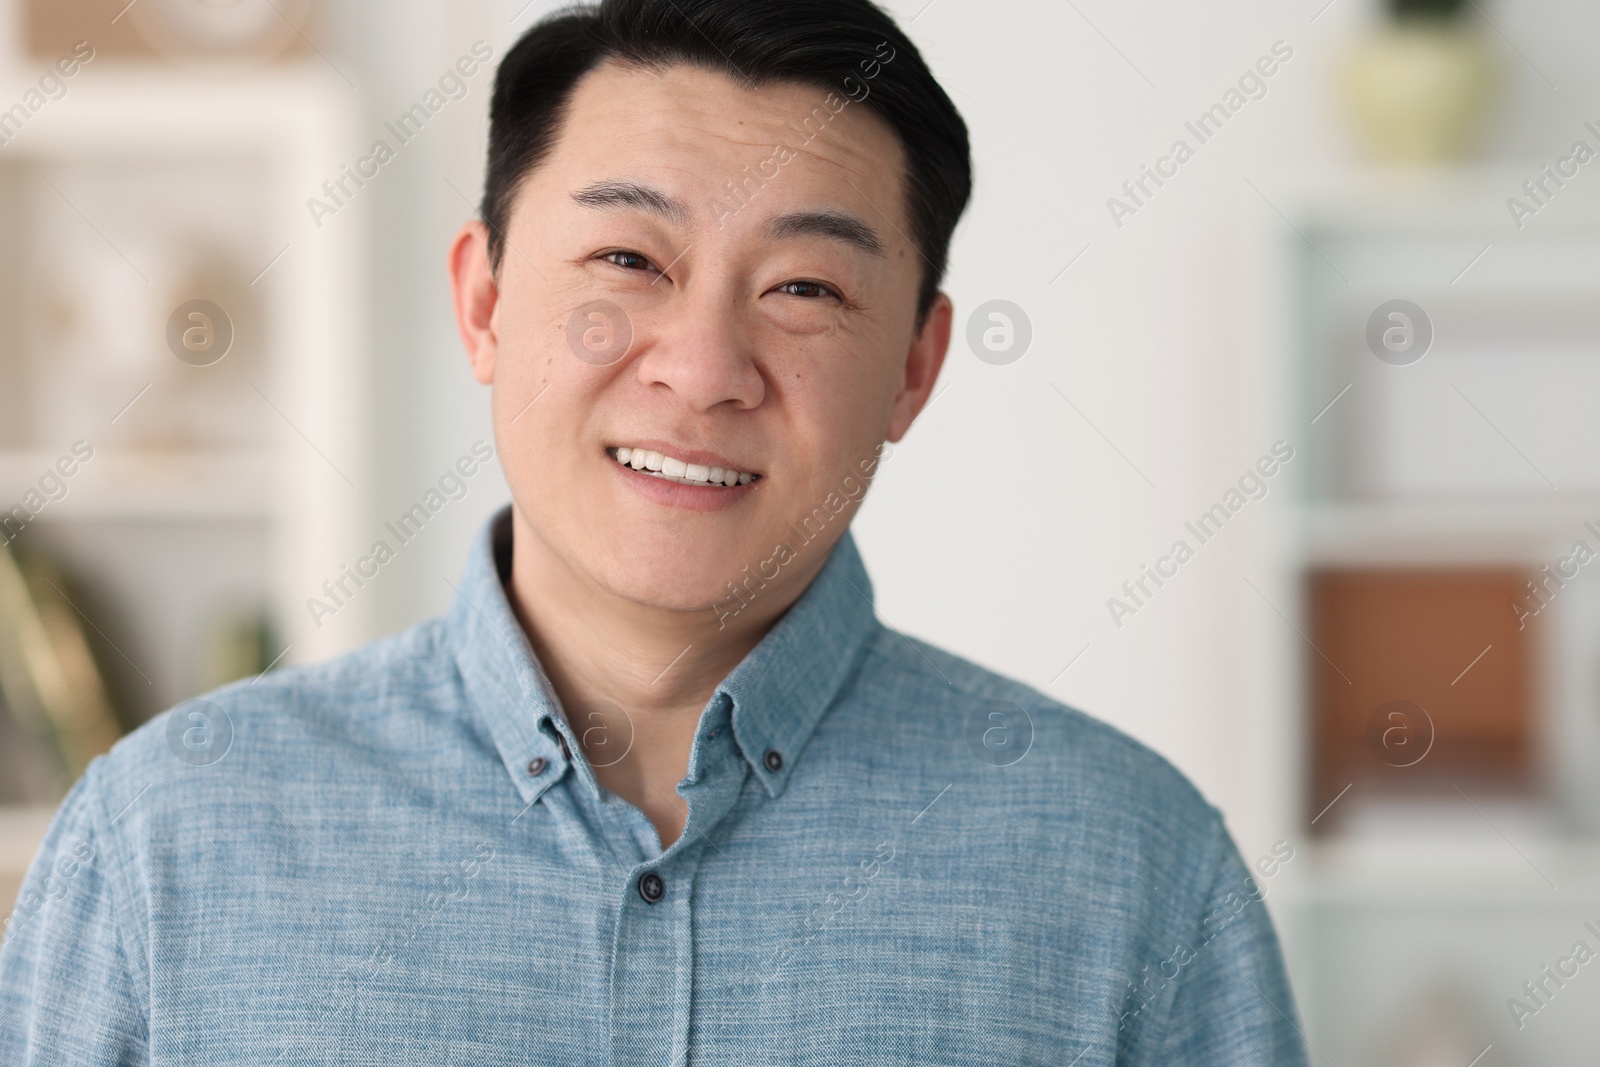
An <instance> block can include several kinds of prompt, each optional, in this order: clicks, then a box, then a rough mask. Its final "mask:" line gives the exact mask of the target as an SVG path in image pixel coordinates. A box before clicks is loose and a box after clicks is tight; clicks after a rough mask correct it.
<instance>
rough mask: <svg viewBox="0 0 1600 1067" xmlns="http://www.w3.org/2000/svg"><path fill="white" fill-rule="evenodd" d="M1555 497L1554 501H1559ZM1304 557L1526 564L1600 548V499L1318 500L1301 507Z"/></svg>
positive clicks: (1338, 561) (1347, 561) (1337, 561)
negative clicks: (1581, 545) (1582, 545)
mask: <svg viewBox="0 0 1600 1067" xmlns="http://www.w3.org/2000/svg"><path fill="white" fill-rule="evenodd" d="M1552 497H1554V499H1552ZM1299 518H1300V522H1299V526H1300V529H1301V531H1302V536H1303V539H1304V540H1303V551H1304V558H1305V560H1306V562H1307V563H1310V564H1314V565H1328V564H1334V565H1355V566H1362V565H1374V566H1381V565H1397V566H1398V565H1417V564H1424V565H1426V564H1463V565H1492V564H1525V565H1531V566H1533V567H1535V568H1537V567H1539V566H1541V565H1543V564H1545V563H1549V562H1551V560H1552V559H1554V558H1555V556H1557V555H1559V554H1563V553H1565V552H1567V551H1568V550H1570V549H1571V547H1572V543H1573V542H1574V541H1577V540H1583V541H1587V542H1589V544H1590V546H1591V547H1600V534H1595V533H1593V532H1592V531H1590V530H1589V529H1587V527H1586V526H1585V523H1589V522H1593V523H1594V524H1595V525H1596V527H1600V497H1596V498H1586V497H1578V496H1574V495H1571V494H1562V495H1560V496H1556V494H1548V495H1530V496H1506V497H1503V498H1498V499H1497V498H1492V497H1491V498H1485V497H1478V498H1470V499H1464V498H1449V497H1440V498H1437V499H1434V500H1421V501H1369V502H1349V503H1318V504H1310V505H1306V506H1303V507H1301V508H1300V509H1299Z"/></svg>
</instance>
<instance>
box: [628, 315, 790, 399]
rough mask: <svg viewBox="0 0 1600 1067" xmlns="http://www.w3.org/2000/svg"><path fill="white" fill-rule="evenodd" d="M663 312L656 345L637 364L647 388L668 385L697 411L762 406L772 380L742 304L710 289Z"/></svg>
mask: <svg viewBox="0 0 1600 1067" xmlns="http://www.w3.org/2000/svg"><path fill="white" fill-rule="evenodd" d="M661 314H663V316H664V321H662V322H661V323H660V326H659V328H658V329H657V330H655V331H653V332H654V333H655V342H654V343H653V344H651V345H650V347H649V348H648V349H646V351H645V352H644V353H643V355H641V356H640V357H639V359H638V360H637V361H636V363H635V368H636V371H637V373H638V375H639V379H640V381H641V382H642V383H643V384H645V385H647V386H655V385H663V386H665V387H667V388H668V389H670V390H671V391H672V393H673V394H674V397H675V398H676V400H677V401H678V403H679V404H682V405H683V406H685V407H687V408H688V409H689V410H691V411H710V410H712V409H713V408H716V407H717V406H718V405H722V404H731V405H732V406H733V408H734V409H735V410H747V409H750V408H754V407H756V406H758V405H759V404H760V403H761V401H762V400H763V398H764V397H765V396H766V381H765V380H764V379H763V378H762V376H761V371H760V369H759V367H758V366H757V364H756V359H755V348H754V342H753V339H752V337H751V331H750V329H749V326H748V324H747V322H746V321H745V319H744V317H743V315H742V313H741V311H740V308H739V306H738V303H737V301H735V300H732V299H729V298H728V297H727V296H726V295H717V294H715V293H713V292H711V291H709V290H707V291H703V292H700V293H696V294H693V295H686V296H685V297H684V298H683V299H682V300H680V301H676V302H674V304H673V305H672V306H671V307H670V309H663V310H662V312H661Z"/></svg>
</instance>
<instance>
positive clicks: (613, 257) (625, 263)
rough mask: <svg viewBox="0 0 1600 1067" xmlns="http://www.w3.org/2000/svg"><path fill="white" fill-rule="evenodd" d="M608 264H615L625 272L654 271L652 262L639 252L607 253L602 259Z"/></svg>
mask: <svg viewBox="0 0 1600 1067" xmlns="http://www.w3.org/2000/svg"><path fill="white" fill-rule="evenodd" d="M600 258H601V259H603V260H605V261H606V262H607V263H615V264H616V265H617V266H619V267H621V268H623V269H624V270H654V269H655V267H654V265H652V264H651V262H650V260H648V259H646V258H645V257H644V256H641V255H640V254H639V253H637V252H607V253H605V254H604V255H602V256H601V257H600Z"/></svg>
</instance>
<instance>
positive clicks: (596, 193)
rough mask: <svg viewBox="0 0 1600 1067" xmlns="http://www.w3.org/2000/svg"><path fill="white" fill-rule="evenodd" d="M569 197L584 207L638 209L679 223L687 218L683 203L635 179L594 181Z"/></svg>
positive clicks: (686, 210) (687, 214) (687, 213)
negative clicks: (628, 180)
mask: <svg viewBox="0 0 1600 1067" xmlns="http://www.w3.org/2000/svg"><path fill="white" fill-rule="evenodd" d="M572 199H573V200H575V201H577V202H578V203H580V204H582V205H583V206H585V207H631V208H638V209H639V210H640V211H646V212H649V213H650V214H652V215H659V216H660V217H661V218H664V219H666V220H667V221H668V222H676V223H680V224H681V223H684V222H686V221H688V218H689V212H688V209H686V208H685V207H684V206H683V204H681V203H679V202H678V201H677V200H674V199H673V198H672V197H670V196H668V195H667V194H666V193H663V192H661V191H660V190H658V189H652V188H650V187H649V186H646V185H640V184H639V183H637V182H595V183H594V184H593V185H589V186H585V187H584V188H582V189H579V190H578V191H577V192H575V193H573V194H572Z"/></svg>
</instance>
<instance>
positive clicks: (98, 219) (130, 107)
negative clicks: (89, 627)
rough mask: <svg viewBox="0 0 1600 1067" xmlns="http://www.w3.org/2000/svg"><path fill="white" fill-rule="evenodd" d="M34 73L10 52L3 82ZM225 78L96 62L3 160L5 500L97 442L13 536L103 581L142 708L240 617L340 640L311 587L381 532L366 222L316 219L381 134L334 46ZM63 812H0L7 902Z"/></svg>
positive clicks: (2, 886) (177, 693) (0, 462)
mask: <svg viewBox="0 0 1600 1067" xmlns="http://www.w3.org/2000/svg"><path fill="white" fill-rule="evenodd" d="M34 62H36V61H34V60H32V59H30V58H27V57H20V58H18V57H12V58H10V59H6V58H3V57H0V85H11V84H23V83H26V82H30V81H31V80H32V79H33V78H34V77H35V76H36V75H35V74H33V73H31V67H30V66H29V64H30V63H34ZM207 77H208V78H209V79H210V80H209V81H207V82H206V84H204V86H203V88H202V87H201V84H200V83H201V81H202V78H201V77H200V76H197V75H196V74H194V73H192V72H179V71H175V70H168V69H165V68H163V67H161V66H159V65H157V64H151V63H142V62H124V61H118V60H116V59H114V58H102V59H98V60H97V61H96V62H95V63H94V64H93V65H91V66H88V67H86V68H85V69H84V70H83V71H82V72H81V73H80V74H79V75H78V77H76V78H75V79H74V80H73V81H72V82H71V84H70V91H69V92H68V94H67V95H66V96H65V97H64V98H62V99H60V100H58V101H52V102H51V103H50V105H49V106H48V108H46V109H44V110H43V111H41V112H40V113H39V114H37V115H36V116H34V117H33V118H32V119H31V120H30V121H29V123H28V124H27V126H26V127H25V128H24V129H23V130H22V131H21V133H20V134H19V135H18V136H16V137H15V138H14V139H12V140H11V141H10V142H9V143H8V144H6V145H5V146H4V147H3V148H0V218H4V219H7V220H8V221H6V222H4V223H0V230H3V233H0V236H3V238H4V240H3V241H0V313H3V315H4V317H5V319H6V321H7V322H8V324H11V325H8V328H7V330H6V331H5V335H4V337H3V338H0V396H3V397H4V398H5V399H3V400H0V508H4V509H10V508H11V507H13V506H14V505H15V504H18V503H21V502H22V500H23V499H24V496H25V494H27V493H28V491H29V490H30V489H33V488H36V487H37V486H38V484H39V480H40V478H41V477H42V476H43V475H44V473H45V472H47V471H48V470H50V469H51V467H52V465H53V464H55V463H56V461H57V460H58V458H59V457H61V456H62V455H63V454H65V453H66V452H67V450H68V449H70V447H71V446H72V444H73V443H74V442H75V441H78V440H82V441H84V442H87V443H88V444H89V445H90V446H91V447H92V448H93V449H94V457H93V459H92V460H91V461H89V462H87V463H84V464H82V465H81V466H80V467H79V469H78V470H77V471H76V472H75V473H74V474H73V475H72V477H70V478H68V479H66V491H65V494H64V495H61V496H59V498H58V499H49V500H48V501H47V502H46V503H45V505H44V506H43V507H42V508H40V509H38V513H37V514H36V515H35V516H34V517H33V518H32V520H31V521H30V522H29V523H28V525H27V528H26V529H24V530H23V531H22V532H21V533H20V535H18V536H17V539H16V544H17V546H18V547H19V548H26V549H30V550H33V551H36V552H39V553H41V554H44V555H48V556H50V557H52V558H55V559H57V560H58V561H60V562H61V563H63V564H64V565H65V566H66V567H67V568H68V570H69V572H70V573H71V574H72V575H73V576H74V577H75V578H77V579H80V580H81V581H82V582H83V584H84V586H85V587H86V588H88V589H91V590H93V592H94V594H95V596H94V598H93V599H94V604H95V607H93V608H90V610H89V611H88V612H86V614H89V615H91V617H92V619H94V620H96V623H95V624H96V626H97V627H98V628H101V629H103V630H104V631H105V635H104V636H105V638H106V640H107V641H108V642H111V643H113V644H115V645H116V650H115V652H109V653H107V656H106V657H105V658H107V659H108V660H109V661H110V666H109V667H108V677H109V678H110V680H111V681H112V682H113V683H116V682H117V681H118V679H117V678H116V677H115V674H116V671H117V670H121V671H123V672H124V673H127V672H128V671H129V668H130V667H131V669H132V671H133V672H137V675H138V677H136V678H133V679H132V681H133V685H132V686H131V687H128V690H127V691H128V692H129V693H131V694H132V696H130V697H129V698H128V699H127V701H126V702H125V704H124V707H125V708H126V709H128V710H129V712H130V713H131V717H133V718H136V719H139V718H146V717H148V716H149V715H151V714H154V713H156V712H158V711H160V710H162V709H163V708H165V707H168V706H171V705H172V704H174V703H177V702H179V701H181V700H183V699H186V698H187V697H189V696H192V695H195V694H196V693H197V692H198V691H199V690H200V689H201V688H203V687H204V685H205V684H207V679H206V677H205V672H204V670H203V669H202V661H203V660H204V658H205V654H206V653H205V646H206V643H207V641H208V640H209V635H210V634H212V633H213V632H214V631H215V630H216V628H217V627H218V626H220V625H222V624H223V623H224V622H225V621H226V619H227V617H228V613H230V612H232V613H234V614H235V615H237V614H238V613H240V612H245V613H250V612H253V613H257V614H263V615H264V616H265V617H266V618H267V619H268V620H269V621H270V632H271V633H273V634H275V636H276V639H277V640H276V644H277V646H278V649H277V650H278V651H281V652H282V653H283V655H282V659H281V660H280V661H279V662H281V663H284V664H288V663H296V662H310V661H315V660H319V659H322V658H325V657H327V656H330V655H334V654H337V653H339V652H342V651H344V650H345V649H344V647H343V646H342V645H341V644H340V641H341V638H339V637H337V636H336V635H335V634H334V633H333V632H332V631H319V630H318V629H317V628H316V627H315V626H314V625H313V623H312V621H311V619H310V617H309V615H308V614H307V612H306V611H305V609H304V599H305V598H306V597H307V596H310V595H312V594H314V593H316V592H317V591H318V590H319V588H320V586H321V584H322V582H323V580H324V579H325V578H326V577H327V576H328V575H330V574H335V573H337V570H338V564H339V562H340V561H341V560H343V559H345V558H347V557H348V556H349V553H350V551H351V549H352V548H353V547H354V546H357V545H358V544H359V543H361V542H362V540H363V537H364V535H365V533H366V530H365V525H364V520H365V519H366V515H367V507H368V506H367V502H366V499H365V497H364V496H363V491H364V489H366V488H369V482H370V480H369V478H368V477H367V471H368V470H369V463H368V457H367V456H366V454H365V449H366V442H367V440H368V439H369V435H368V434H367V432H366V423H367V414H366V412H367V400H366V398H367V394H368V392H369V390H368V386H367V382H368V378H369V375H368V372H367V370H366V354H365V341H364V338H363V332H362V328H361V322H362V319H363V308H364V302H365V299H366V297H365V284H364V280H363V279H364V272H363V251H362V250H363V248H364V241H363V237H362V232H361V227H362V225H363V219H362V216H363V210H362V205H361V204H360V203H356V204H353V205H351V207H350V209H349V210H343V211H341V212H340V213H339V215H338V217H337V218H334V219H331V220H323V225H322V226H321V227H320V228H319V227H317V226H316V225H315V224H314V220H312V219H311V217H310V216H309V214H308V212H307V210H306V208H305V200H306V198H307V197H308V196H311V195H314V194H318V193H319V192H320V189H321V186H322V184H323V182H324V180H325V179H326V178H328V177H329V176H334V175H337V174H338V173H339V166H340V164H341V163H342V162H346V161H347V160H348V159H349V158H350V157H351V153H352V151H353V150H354V149H355V148H357V147H360V146H363V145H364V144H365V143H366V142H365V141H364V139H363V138H364V136H365V131H363V130H362V129H361V128H360V125H359V123H358V118H359V115H360V111H359V103H358V101H357V99H356V96H355V94H354V92H353V91H351V90H350V89H349V87H348V86H346V85H345V84H344V82H343V81H341V80H340V79H339V78H338V77H337V76H336V75H335V74H334V73H333V72H332V71H331V70H330V69H329V68H328V67H327V66H326V65H324V64H322V63H321V62H320V60H318V59H317V58H316V57H315V56H312V57H309V58H306V59H296V60H292V61H289V62H285V63H280V64H278V65H275V66H270V67H265V68H262V69H260V70H257V71H252V72H237V71H235V72H228V73H219V74H216V75H212V76H207ZM196 298H202V299H210V300H212V301H214V302H216V303H217V304H219V305H221V306H223V307H224V308H225V309H228V310H229V311H230V316H231V318H232V320H233V325H234V327H235V339H234V342H233V347H232V348H231V349H230V350H229V352H228V354H227V356H225V357H224V358H223V359H222V360H220V361H219V362H217V363H215V364H214V365H212V366H208V367H197V366H192V365H189V364H188V363H185V362H183V361H180V360H179V359H178V358H176V356H175V355H174V354H173V353H172V352H170V351H168V342H167V337H166V329H167V319H168V318H169V316H170V314H171V313H172V312H173V310H174V309H175V308H176V307H177V306H178V305H179V304H180V303H182V302H184V301H185V300H189V299H196ZM11 533H13V534H14V533H16V531H15V530H12V531H11ZM87 606H88V605H86V607H87ZM97 609H98V610H100V611H103V613H104V614H96V610H97ZM366 610H367V609H366V607H365V605H363V604H361V603H359V602H356V603H353V604H351V605H350V606H349V608H348V611H349V612H350V613H351V615H352V616H360V615H361V614H362V613H363V612H364V611H366ZM365 629H366V628H365V627H363V626H361V625H353V626H350V627H346V628H341V629H340V632H341V633H346V634H348V633H360V632H365ZM99 651H102V652H104V651H106V650H105V649H100V650H99ZM119 655H120V657H121V659H122V660H124V661H126V663H121V662H117V657H118V656H119ZM140 678H143V679H144V682H143V684H142V685H141V684H140V681H139V679H140ZM122 681H124V682H126V681H127V679H122ZM49 811H50V807H49V806H48V805H46V806H44V807H38V806H35V807H29V808H20V809H19V808H0V907H5V908H7V909H9V905H10V898H11V894H12V893H14V891H15V881H16V880H18V879H19V878H20V872H21V870H22V869H23V868H24V867H25V865H26V863H27V860H28V857H30V856H31V854H32V852H33V849H34V847H35V846H36V842H37V839H38V837H39V836H40V835H41V834H42V833H43V830H44V826H45V824H46V822H47V818H48V812H49Z"/></svg>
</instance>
